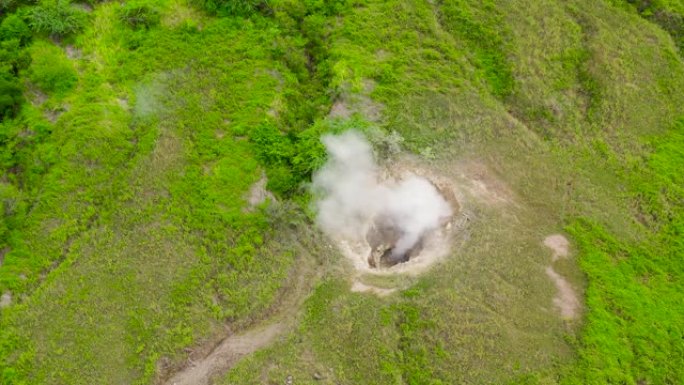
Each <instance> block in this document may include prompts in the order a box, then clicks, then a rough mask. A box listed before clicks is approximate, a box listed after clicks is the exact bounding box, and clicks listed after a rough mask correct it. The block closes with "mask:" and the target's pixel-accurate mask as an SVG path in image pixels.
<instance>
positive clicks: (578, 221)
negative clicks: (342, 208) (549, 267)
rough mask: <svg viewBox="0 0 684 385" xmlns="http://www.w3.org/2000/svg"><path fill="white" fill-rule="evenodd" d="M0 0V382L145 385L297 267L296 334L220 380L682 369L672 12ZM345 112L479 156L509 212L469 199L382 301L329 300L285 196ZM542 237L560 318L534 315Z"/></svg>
mask: <svg viewBox="0 0 684 385" xmlns="http://www.w3.org/2000/svg"><path fill="white" fill-rule="evenodd" d="M0 12H1V16H0V17H2V20H1V21H0V170H1V171H2V177H1V179H0V202H1V203H2V205H1V206H0V210H2V212H1V214H2V216H1V219H0V220H1V221H0V295H5V298H7V295H9V298H10V302H11V304H8V305H7V306H4V305H3V306H4V307H2V308H0V384H64V383H67V384H92V383H112V384H123V383H135V384H150V383H154V381H160V380H162V379H164V378H165V377H167V376H168V375H169V373H172V372H173V371H174V370H176V369H178V368H179V367H181V366H182V365H183V362H184V360H185V359H186V357H187V355H188V350H187V349H194V347H197V346H205V345H211V344H212V343H213V342H214V341H216V339H218V338H221V336H223V335H224V331H223V330H224V327H225V325H229V326H230V328H231V329H232V330H241V329H244V328H247V327H249V326H250V325H252V324H254V323H255V322H257V321H259V320H262V319H266V318H268V317H269V315H270V314H273V313H278V311H279V310H278V308H279V304H281V303H282V302H283V298H287V296H288V295H292V292H293V290H292V287H293V286H294V282H296V281H297V277H298V276H300V275H301V276H305V277H310V276H315V277H316V278H315V279H314V278H312V279H311V282H308V283H307V284H309V285H311V290H305V291H306V293H304V295H305V296H306V298H307V299H306V301H305V302H304V303H303V305H302V309H301V311H300V309H291V310H290V312H291V313H292V314H296V315H295V316H293V317H295V318H296V319H297V324H296V326H295V327H294V328H293V330H291V331H290V332H288V334H287V335H285V336H284V338H283V339H282V340H280V341H278V342H277V343H275V344H274V345H273V346H272V347H270V348H268V349H265V350H263V351H261V352H258V353H257V354H255V355H253V356H251V357H249V358H248V359H246V360H244V361H242V362H241V363H240V364H239V365H238V366H237V367H235V368H234V369H233V370H232V371H230V372H229V373H226V374H225V376H223V377H222V378H221V381H222V382H224V383H227V384H228V383H230V384H246V383H270V382H273V383H281V382H283V381H284V379H285V378H286V377H287V376H288V375H293V376H294V377H295V378H296V379H297V380H300V381H302V382H307V381H312V382H313V381H323V383H349V384H359V383H369V384H374V383H377V384H388V383H404V384H452V383H511V384H537V383H539V384H547V383H561V384H605V383H611V384H613V383H614V384H676V383H680V382H682V381H684V345H683V344H682V338H683V336H684V310H682V308H681V306H680V304H681V303H682V301H683V300H684V290H683V289H682V287H681V282H682V279H684V261H682V260H681V257H682V256H683V255H684V175H683V174H682V172H681V170H684V92H682V90H683V89H684V61H683V60H682V52H684V3H682V2H681V1H677V0H669V1H615V0H605V1H598V2H593V1H584V0H576V1H567V2H566V1H550V0H549V1H542V2H533V3H529V2H524V1H495V0H488V1H466V0H441V1H422V0H382V1H381V0H335V1H321V0H305V1H295V0H239V1H217V0H203V1H189V2H185V1H171V0H168V1H167V0H136V1H131V2H126V3H125V4H123V3H119V2H86V3H70V2H69V1H67V0H57V1H55V0H43V1H39V2H18V1H12V0H0ZM350 128H356V129H360V130H362V131H364V132H366V134H367V135H368V136H369V138H370V139H371V140H372V142H373V144H374V146H375V147H376V149H377V151H378V154H381V155H382V154H384V152H383V149H386V147H387V146H390V145H396V144H397V143H402V145H403V147H404V149H405V151H408V152H411V153H413V154H415V155H416V156H417V157H418V158H420V159H421V160H422V161H424V162H426V163H427V164H430V165H431V166H432V167H434V168H435V169H439V170H441V171H442V172H444V173H445V174H446V175H453V176H454V177H456V176H457V175H459V172H460V171H459V170H460V169H461V168H464V169H465V168H467V167H473V166H472V164H477V165H482V166H481V167H483V168H484V169H487V170H490V171H489V173H491V174H493V175H496V177H497V178H500V179H501V180H502V182H503V183H504V184H505V185H506V186H508V188H509V189H510V190H511V191H512V193H511V194H512V195H514V197H515V198H514V199H513V200H515V202H516V204H514V205H511V206H508V207H506V208H503V209H502V208H497V207H490V206H487V205H477V204H475V203H473V204H472V207H471V208H470V209H471V210H472V217H473V224H472V225H471V228H470V229H469V230H468V231H469V238H468V240H467V242H464V244H463V246H462V247H461V248H460V249H459V250H458V251H457V252H456V253H455V254H454V256H453V257H452V258H450V259H449V260H448V261H446V262H445V263H444V264H443V266H441V267H440V268H439V269H435V270H433V271H430V272H429V273H426V274H424V275H422V276H420V277H416V278H405V279H403V280H401V286H402V287H404V288H405V290H403V291H401V292H400V293H396V294H393V295H391V296H388V297H377V296H374V295H369V294H359V293H352V292H350V291H349V284H348V280H347V279H346V278H345V274H347V273H346V270H345V268H344V267H343V266H344V261H343V260H342V259H341V258H340V257H339V256H338V255H337V253H335V252H334V251H331V249H328V248H325V247H323V246H321V243H322V242H324V241H323V240H322V239H321V238H320V235H319V234H318V233H317V232H315V231H312V230H311V228H312V227H313V213H312V212H311V210H310V200H311V196H310V193H309V190H308V188H307V183H308V181H309V180H310V177H311V175H312V173H313V172H315V170H316V169H317V168H318V167H320V166H321V165H322V164H323V162H324V161H325V151H324V149H323V147H322V145H321V144H320V142H319V138H320V136H321V135H322V134H323V133H326V132H339V131H343V130H346V129H350ZM469 165H470V166H469ZM478 167H479V166H478ZM483 173H484V172H483ZM264 176H265V177H267V180H268V182H267V185H266V187H267V189H268V190H269V191H271V192H272V193H274V195H275V198H274V199H273V200H272V201H271V200H267V202H265V203H263V204H261V205H259V206H257V207H249V206H248V203H247V198H246V197H247V196H248V195H249V193H250V187H251V186H252V185H253V184H254V183H255V182H257V181H258V180H260V179H261V178H262V177H264ZM512 224H513V225H512ZM558 231H563V232H565V233H566V234H568V236H569V238H570V239H571V241H572V244H573V255H574V256H575V257H576V260H577V262H578V263H577V264H578V265H579V269H580V270H577V267H576V266H575V263H574V262H570V261H568V262H566V263H565V265H562V266H560V268H561V269H562V271H563V273H564V274H567V275H568V276H570V277H571V278H572V280H573V282H574V284H575V286H576V287H583V286H586V289H585V290H584V302H585V311H584V314H583V320H582V321H581V322H572V321H565V320H562V319H560V318H558V317H557V316H555V314H553V312H551V311H547V310H545V309H547V308H552V307H551V305H547V304H550V301H551V297H552V295H553V294H552V293H553V285H552V284H551V283H550V282H549V281H548V279H547V277H546V276H545V275H544V273H543V267H544V266H545V265H546V264H547V260H548V255H546V254H545V253H546V250H545V249H544V248H543V247H542V246H541V245H540V242H541V240H542V239H543V237H544V236H545V235H547V234H550V233H553V232H558ZM307 258H308V259H310V260H309V262H307V263H308V264H307V263H304V261H306V260H307ZM312 261H313V262H312ZM300 265H303V266H314V267H309V268H310V269H312V270H313V269H316V270H317V271H319V273H317V274H312V275H306V274H304V273H307V272H304V273H303V272H302V270H304V269H305V268H303V267H298V266H300ZM302 274H304V275H302ZM585 282H586V284H585ZM381 283H382V282H381ZM298 290H299V289H298ZM309 291H310V293H309ZM540 309H541V310H540ZM313 378H316V379H313ZM269 381H270V382H269Z"/></svg>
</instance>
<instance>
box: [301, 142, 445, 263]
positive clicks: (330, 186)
mask: <svg viewBox="0 0 684 385" xmlns="http://www.w3.org/2000/svg"><path fill="white" fill-rule="evenodd" d="M321 140H322V142H323V144H324V145H325V147H326V149H327V151H328V161H327V163H326V164H325V165H324V166H323V167H322V168H321V170H320V171H319V172H318V173H316V174H315V175H314V178H313V185H314V189H315V190H316V191H317V192H319V193H320V198H319V200H318V201H317V202H316V203H317V210H318V224H319V226H320V227H321V228H322V229H323V231H325V232H326V233H327V234H328V235H330V236H331V237H334V238H339V237H343V238H346V239H349V240H352V241H363V240H364V239H365V237H366V234H367V232H368V229H369V227H370V226H378V225H379V224H380V223H381V225H382V226H386V227H389V228H391V231H392V233H396V240H393V241H394V244H393V245H392V248H391V252H392V258H401V257H403V256H404V254H406V253H407V252H408V251H410V250H411V249H412V248H414V247H415V246H416V245H417V244H418V243H419V242H420V241H421V240H422V238H423V237H424V236H425V235H426V234H427V233H429V232H430V231H432V230H434V229H436V228H437V227H439V226H440V224H441V223H443V221H444V220H445V219H446V218H448V217H449V216H451V213H452V212H451V207H450V206H449V204H448V203H447V202H446V201H445V199H444V198H443V197H442V196H441V195H440V194H439V192H438V191H437V189H436V188H435V186H434V185H433V184H432V183H430V182H429V181H428V180H426V179H424V178H421V177H418V176H412V177H409V178H406V179H404V180H401V181H392V180H387V181H381V180H380V178H379V173H378V166H377V165H376V163H375V159H374V157H373V151H372V148H371V146H370V145H369V144H368V142H367V141H366V140H365V138H364V137H363V136H362V135H361V134H359V133H358V132H355V131H347V132H345V133H343V134H340V135H326V136H323V137H322V138H321Z"/></svg>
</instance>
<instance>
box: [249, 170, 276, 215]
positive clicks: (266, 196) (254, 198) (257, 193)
mask: <svg viewBox="0 0 684 385" xmlns="http://www.w3.org/2000/svg"><path fill="white" fill-rule="evenodd" d="M267 183H268V179H267V178H266V175H262V176H261V178H260V179H259V180H258V181H257V182H256V183H254V184H253V185H252V187H251V188H250V189H249V194H248V196H247V203H248V207H247V208H246V211H252V210H254V209H255V208H256V207H257V206H258V205H260V204H262V203H264V202H266V200H270V201H274V200H275V197H274V196H273V194H271V192H270V191H268V190H266V184H267Z"/></svg>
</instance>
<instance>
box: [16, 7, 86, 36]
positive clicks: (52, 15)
mask: <svg viewBox="0 0 684 385" xmlns="http://www.w3.org/2000/svg"><path fill="white" fill-rule="evenodd" d="M86 19H87V15H86V13H85V11H83V10H81V9H78V8H75V7H72V6H71V5H70V4H69V2H68V1H65V0H58V1H57V2H55V3H47V4H43V5H39V6H37V7H34V8H33V9H32V10H31V13H30V19H29V24H30V26H31V28H32V29H33V30H34V31H36V32H38V33H47V34H48V35H50V36H66V35H69V34H72V33H76V32H79V31H80V30H81V29H83V27H84V26H85V22H86Z"/></svg>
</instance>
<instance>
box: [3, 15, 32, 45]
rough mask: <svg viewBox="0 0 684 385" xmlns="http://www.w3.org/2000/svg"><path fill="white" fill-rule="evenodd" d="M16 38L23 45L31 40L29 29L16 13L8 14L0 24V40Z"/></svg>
mask: <svg viewBox="0 0 684 385" xmlns="http://www.w3.org/2000/svg"><path fill="white" fill-rule="evenodd" d="M15 39H16V40H18V41H19V43H20V44H21V45H22V46H23V45H26V43H28V41H29V40H31V30H30V29H29V27H28V25H26V23H24V20H22V19H21V17H19V16H17V15H14V14H12V15H9V16H7V17H6V18H5V19H4V20H3V21H2V24H0V40H15Z"/></svg>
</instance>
